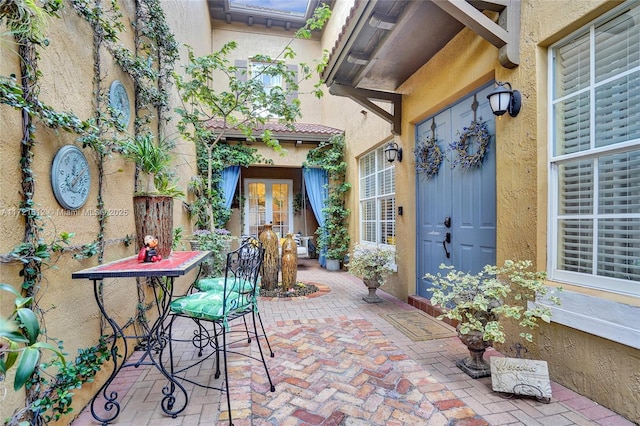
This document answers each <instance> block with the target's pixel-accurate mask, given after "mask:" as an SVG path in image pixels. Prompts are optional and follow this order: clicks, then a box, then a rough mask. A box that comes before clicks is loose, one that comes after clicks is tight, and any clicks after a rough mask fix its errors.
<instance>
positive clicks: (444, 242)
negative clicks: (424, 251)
mask: <svg viewBox="0 0 640 426" xmlns="http://www.w3.org/2000/svg"><path fill="white" fill-rule="evenodd" d="M442 247H443V248H444V255H445V256H447V259H449V258H451V253H449V250H447V240H444V241H442Z"/></svg>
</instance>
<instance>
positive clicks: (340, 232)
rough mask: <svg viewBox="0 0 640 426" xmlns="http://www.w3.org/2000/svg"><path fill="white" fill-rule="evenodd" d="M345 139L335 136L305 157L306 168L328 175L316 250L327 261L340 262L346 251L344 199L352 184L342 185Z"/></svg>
mask: <svg viewBox="0 0 640 426" xmlns="http://www.w3.org/2000/svg"><path fill="white" fill-rule="evenodd" d="M344 149H345V139H344V135H335V136H332V137H331V139H329V141H327V142H322V143H320V144H319V145H318V146H317V147H316V148H313V149H312V150H310V151H309V153H308V154H307V159H306V161H305V163H304V166H305V167H320V168H322V169H324V170H326V171H327V173H328V175H329V183H328V185H327V192H328V197H327V200H326V202H325V205H324V208H323V209H322V212H323V213H324V215H325V222H324V225H323V226H322V227H320V228H318V230H317V231H316V235H317V236H318V248H320V249H326V252H327V254H326V255H327V259H338V260H342V259H343V258H344V256H345V255H346V254H347V252H348V251H349V243H350V241H351V237H350V236H349V228H348V218H349V214H350V213H351V211H350V210H349V209H347V208H346V207H345V195H346V193H347V192H348V191H349V190H350V189H351V184H350V183H348V182H345V177H346V172H347V162H346V161H345V160H344Z"/></svg>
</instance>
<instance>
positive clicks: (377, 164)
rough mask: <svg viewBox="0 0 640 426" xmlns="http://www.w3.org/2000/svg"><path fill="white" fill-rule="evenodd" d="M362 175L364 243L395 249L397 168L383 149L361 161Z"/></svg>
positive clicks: (361, 228)
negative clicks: (390, 246) (385, 155)
mask: <svg viewBox="0 0 640 426" xmlns="http://www.w3.org/2000/svg"><path fill="white" fill-rule="evenodd" d="M359 173H360V239H361V242H363V243H372V244H386V245H392V246H395V244H396V195H395V193H396V169H395V166H394V164H393V163H389V162H388V161H386V160H385V158H384V152H383V148H379V149H377V150H375V151H372V152H370V153H368V154H366V155H364V156H363V157H362V158H360V165H359Z"/></svg>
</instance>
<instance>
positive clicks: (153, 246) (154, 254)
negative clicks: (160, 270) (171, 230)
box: [138, 235, 162, 263]
mask: <svg viewBox="0 0 640 426" xmlns="http://www.w3.org/2000/svg"><path fill="white" fill-rule="evenodd" d="M157 249H158V239H157V238H156V237H154V236H153V235H147V236H145V237H144V247H142V248H141V249H140V252H139V253H138V262H145V263H151V262H158V261H160V260H162V256H160V254H159V253H158V250H157Z"/></svg>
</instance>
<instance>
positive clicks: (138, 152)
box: [120, 132, 184, 197]
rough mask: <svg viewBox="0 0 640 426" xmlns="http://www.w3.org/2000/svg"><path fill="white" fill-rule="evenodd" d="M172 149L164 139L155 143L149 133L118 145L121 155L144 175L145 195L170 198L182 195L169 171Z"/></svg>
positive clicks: (170, 144) (169, 143) (171, 145)
mask: <svg viewBox="0 0 640 426" xmlns="http://www.w3.org/2000/svg"><path fill="white" fill-rule="evenodd" d="M172 148H173V144H172V143H171V142H169V141H168V140H166V139H165V140H160V141H158V142H156V141H155V137H154V136H153V135H152V134H151V133H149V132H146V133H142V134H140V135H137V136H136V137H134V138H130V139H127V140H124V141H122V142H121V143H120V151H121V153H122V155H123V156H124V157H125V158H127V159H129V160H131V161H133V162H134V163H136V166H138V167H139V168H140V171H141V172H142V173H143V175H144V178H145V181H146V185H145V188H146V189H145V191H144V193H145V194H147V195H148V194H161V195H169V196H172V197H175V196H181V195H184V193H182V192H181V191H180V190H178V189H177V188H176V187H175V185H174V184H173V182H172V175H171V171H170V165H171V149H172Z"/></svg>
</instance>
